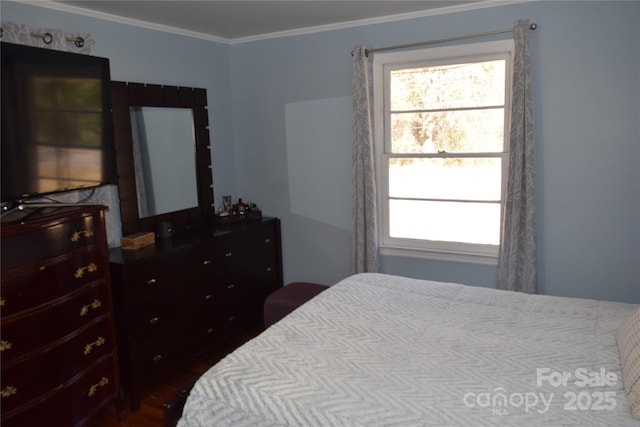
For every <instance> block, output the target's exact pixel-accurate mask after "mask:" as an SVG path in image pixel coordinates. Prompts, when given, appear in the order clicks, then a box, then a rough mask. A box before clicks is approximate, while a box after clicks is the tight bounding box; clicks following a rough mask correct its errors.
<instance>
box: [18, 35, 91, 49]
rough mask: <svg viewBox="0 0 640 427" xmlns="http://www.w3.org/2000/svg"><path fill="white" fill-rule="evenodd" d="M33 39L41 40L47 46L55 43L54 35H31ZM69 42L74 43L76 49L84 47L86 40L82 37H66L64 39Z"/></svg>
mask: <svg viewBox="0 0 640 427" xmlns="http://www.w3.org/2000/svg"><path fill="white" fill-rule="evenodd" d="M29 35H30V36H31V37H38V38H41V39H42V41H43V42H44V43H45V44H51V42H52V41H53V35H52V34H51V33H29ZM64 39H65V40H66V41H68V42H73V44H75V45H76V47H83V46H84V39H83V38H82V37H65V38H64Z"/></svg>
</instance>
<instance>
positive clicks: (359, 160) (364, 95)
mask: <svg viewBox="0 0 640 427" xmlns="http://www.w3.org/2000/svg"><path fill="white" fill-rule="evenodd" d="M352 132H353V143H352V167H351V176H352V195H351V209H352V231H351V273H352V274H355V273H363V272H376V271H378V268H379V263H380V260H379V254H378V219H377V214H378V211H377V206H376V204H377V203H376V182H375V177H376V174H375V165H374V145H373V142H374V141H373V58H372V55H367V54H366V48H365V47H364V46H356V47H355V48H354V50H353V115H352Z"/></svg>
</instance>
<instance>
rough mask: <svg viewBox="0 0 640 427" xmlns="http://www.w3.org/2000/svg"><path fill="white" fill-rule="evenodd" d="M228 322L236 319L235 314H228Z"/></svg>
mask: <svg viewBox="0 0 640 427" xmlns="http://www.w3.org/2000/svg"><path fill="white" fill-rule="evenodd" d="M227 320H228V321H229V322H234V321H235V320H236V316H229V318H228V319H227Z"/></svg>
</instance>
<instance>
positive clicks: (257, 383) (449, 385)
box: [178, 273, 640, 427]
mask: <svg viewBox="0 0 640 427" xmlns="http://www.w3.org/2000/svg"><path fill="white" fill-rule="evenodd" d="M635 307H636V306H635V305H630V304H622V303H613V302H602V301H594V300H585V299H573V298H561V297H550V296H542V295H526V294H521V293H515V292H508V291H498V290H494V289H486V288H478V287H470V286H464V285H458V284H449V283H439V282H430V281H423V280H414V279H407V278H401V277H396V276H389V275H383V274H371V273H367V274H359V275H355V276H352V277H350V278H347V279H345V280H344V281H342V282H340V283H338V284H337V285H334V286H332V287H331V288H330V289H329V290H327V291H325V292H324V293H321V294H320V295H319V296H317V297H316V298H314V299H313V300H311V301H310V302H308V303H307V304H305V305H304V306H303V307H302V308H301V309H299V310H296V311H295V312H293V313H292V314H290V315H289V316H288V317H286V318H285V319H283V320H282V321H280V322H279V323H277V324H275V325H274V326H272V327H271V328H269V329H268V330H267V331H265V332H264V333H263V334H262V335H260V336H258V337H257V338H255V339H254V340H252V341H250V342H248V343H247V344H245V345H244V346H242V347H241V348H240V349H238V350H237V351H235V352H234V353H232V354H231V355H229V356H228V357H226V358H225V359H224V360H222V361H221V362H219V363H218V364H217V365H215V366H214V367H212V368H211V369H210V370H209V371H208V372H207V373H206V374H205V375H203V377H202V378H201V379H200V380H199V381H198V382H197V383H196V385H195V386H194V388H193V390H192V392H191V394H190V396H189V398H188V401H187V404H186V405H185V409H184V415H183V417H182V419H181V420H180V422H179V424H178V426H179V427H196V426H198V427H204V426H216V427H219V426H247V427H249V426H250V427H254V426H331V427H333V426H445V425H446V426H476V425H479V426H483V425H488V426H493V425H500V426H502V425H509V426H560V425H562V426H638V425H640V423H639V422H638V421H635V420H633V418H632V417H631V413H630V408H629V405H628V403H627V399H626V396H625V394H624V388H623V384H622V377H621V371H620V362H619V357H618V351H617V347H616V342H615V331H616V329H617V327H618V326H619V325H620V323H621V322H622V320H623V319H624V318H625V317H626V316H628V315H629V314H630V313H631V312H632V310H633V309H634V308H635Z"/></svg>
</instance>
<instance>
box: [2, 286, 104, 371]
mask: <svg viewBox="0 0 640 427" xmlns="http://www.w3.org/2000/svg"><path fill="white" fill-rule="evenodd" d="M108 295H109V294H108V288H107V284H106V282H105V281H100V282H97V283H95V284H92V285H88V286H86V287H84V288H82V289H80V290H79V291H77V292H74V293H72V294H68V295H67V296H66V297H64V298H61V299H58V300H56V301H55V303H52V304H47V305H43V306H40V308H38V309H37V310H32V311H29V312H28V314H17V315H14V316H10V317H4V318H2V341H1V344H2V345H1V346H0V352H1V355H2V363H3V364H4V363H9V362H10V361H12V360H13V359H15V358H17V357H20V356H24V355H26V354H28V353H30V352H31V351H34V350H35V349H37V348H41V347H46V346H47V345H49V344H51V343H53V342H54V341H56V340H59V339H61V338H63V337H65V336H66V335H68V334H70V333H72V332H74V331H75V330H76V329H79V328H82V327H83V326H87V325H89V324H90V323H91V322H92V321H93V320H94V319H96V318H98V317H100V316H103V315H105V314H108V313H110V312H111V307H110V306H109V305H110V302H109V298H108Z"/></svg>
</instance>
